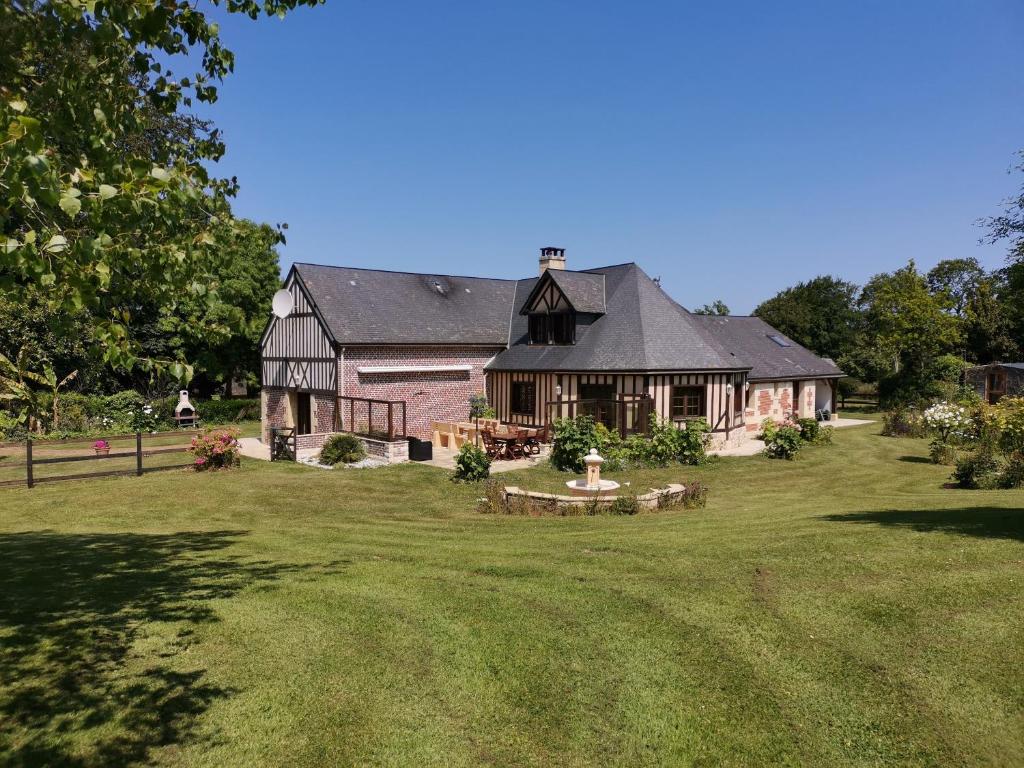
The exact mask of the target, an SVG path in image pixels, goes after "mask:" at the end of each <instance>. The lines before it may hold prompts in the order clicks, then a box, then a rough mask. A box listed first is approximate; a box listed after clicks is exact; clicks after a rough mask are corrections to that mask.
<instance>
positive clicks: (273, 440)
mask: <svg viewBox="0 0 1024 768" xmlns="http://www.w3.org/2000/svg"><path fill="white" fill-rule="evenodd" d="M276 454H277V427H271V428H270V460H271V461H274V460H275V457H276Z"/></svg>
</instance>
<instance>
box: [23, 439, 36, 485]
mask: <svg viewBox="0 0 1024 768" xmlns="http://www.w3.org/2000/svg"><path fill="white" fill-rule="evenodd" d="M25 480H26V482H28V487H29V488H31V487H32V486H33V485H34V484H35V483H34V481H33V480H32V438H31V437H26V438H25Z"/></svg>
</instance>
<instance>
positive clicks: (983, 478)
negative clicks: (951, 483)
mask: <svg viewBox="0 0 1024 768" xmlns="http://www.w3.org/2000/svg"><path fill="white" fill-rule="evenodd" d="M1001 469H1002V467H1001V466H1000V462H999V459H998V458H996V456H995V454H994V453H993V452H992V451H991V450H990V449H989V447H988V446H982V447H981V448H979V449H977V450H976V451H972V452H971V453H969V454H967V455H966V456H963V457H962V458H961V459H960V460H959V461H958V462H957V463H956V470H954V472H953V479H954V480H956V482H957V485H959V486H960V487H961V488H981V489H988V488H998V487H999V485H1000V480H1001V478H1000V474H1001V472H1000V470H1001Z"/></svg>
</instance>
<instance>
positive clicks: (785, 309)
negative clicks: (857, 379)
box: [754, 276, 860, 360]
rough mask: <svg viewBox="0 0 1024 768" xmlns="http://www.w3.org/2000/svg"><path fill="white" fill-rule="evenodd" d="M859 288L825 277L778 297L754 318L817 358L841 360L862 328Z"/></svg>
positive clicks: (769, 302)
mask: <svg viewBox="0 0 1024 768" xmlns="http://www.w3.org/2000/svg"><path fill="white" fill-rule="evenodd" d="M856 302H857V286H856V285H854V284H853V283H848V282H845V281H843V280H839V279H838V278H834V277H829V276H821V277H816V278H814V279H813V280H809V281H808V282H806V283H798V284H797V285H795V286H793V287H792V288H787V289H786V290H784V291H781V292H780V293H778V294H776V295H775V296H774V297H772V298H770V299H768V300H767V301H765V302H763V303H762V304H760V305H759V306H758V307H757V308H756V309H755V310H754V314H755V315H757V316H758V317H760V318H761V319H762V320H764V321H765V322H766V323H768V324H769V325H771V326H774V327H775V328H778V329H779V330H780V331H782V332H783V333H784V334H786V335H787V336H789V337H790V338H791V339H793V340H794V341H796V342H797V343H799V344H802V345H803V346H805V347H807V348H808V349H810V350H812V351H813V352H815V353H816V354H819V355H823V356H825V357H831V358H832V359H834V360H839V359H840V358H841V357H843V356H844V355H846V354H848V353H849V352H850V351H851V349H852V347H853V345H854V339H855V336H856V333H857V330H858V327H859V321H860V318H859V314H858V311H857V306H856Z"/></svg>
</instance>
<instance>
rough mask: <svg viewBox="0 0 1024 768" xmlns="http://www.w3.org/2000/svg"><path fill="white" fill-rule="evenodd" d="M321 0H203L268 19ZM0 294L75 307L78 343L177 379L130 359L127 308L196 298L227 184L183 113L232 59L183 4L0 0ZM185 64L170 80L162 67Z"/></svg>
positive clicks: (214, 135)
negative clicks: (81, 333) (84, 316)
mask: <svg viewBox="0 0 1024 768" xmlns="http://www.w3.org/2000/svg"><path fill="white" fill-rule="evenodd" d="M320 1H321V0H262V1H261V2H257V0H224V2H223V3H222V2H221V0H210V2H209V3H208V6H221V7H224V8H225V9H226V10H227V11H228V12H232V13H243V14H245V15H247V16H249V17H250V18H253V19H255V18H257V17H258V16H259V15H260V14H261V13H264V14H266V15H278V16H283V15H284V14H285V13H286V12H287V11H288V10H290V9H293V8H295V7H297V6H299V5H316V4H318V3H319V2H320ZM0 40H3V41H4V42H3V45H2V46H0V126H2V127H0V294H2V295H4V296H7V297H8V298H11V299H13V300H15V301H17V300H18V299H19V297H20V296H21V295H22V293H23V292H24V291H25V290H26V289H27V288H28V287H29V286H40V287H42V288H43V289H44V290H45V291H46V300H47V303H48V305H49V309H50V310H51V311H52V312H54V313H55V314H58V315H61V316H71V315H73V314H75V313H77V312H79V311H82V310H85V311H86V312H87V313H88V316H89V318H90V322H89V324H88V328H87V332H88V341H89V342H90V343H91V344H93V345H96V346H97V347H98V348H99V349H100V351H101V354H102V357H103V359H104V360H105V361H106V362H107V363H110V364H112V365H115V366H120V367H123V368H127V369H130V368H132V367H135V366H139V365H141V366H142V367H144V368H151V369H152V368H163V369H167V370H169V371H170V372H171V373H172V374H174V375H175V376H178V377H185V376H186V375H187V373H188V371H187V368H186V365H185V361H184V360H181V359H177V360H174V359H154V358H150V357H145V356H142V355H140V350H139V347H138V345H137V344H136V343H135V342H134V341H133V339H132V336H131V334H129V332H128V327H129V326H130V325H131V324H132V323H133V322H134V313H135V311H136V308H138V307H142V306H166V305H170V304H173V302H174V301H175V299H176V297H177V296H178V295H180V293H181V292H182V291H187V292H189V293H190V294H191V295H192V296H194V297H204V296H208V295H210V293H211V289H212V287H213V286H212V282H213V281H212V280H211V279H210V272H211V269H210V265H211V264H212V263H213V260H214V259H215V256H216V254H215V251H214V250H213V246H214V245H215V242H216V237H215V234H214V230H216V228H217V227H218V226H220V225H221V224H222V223H223V222H224V221H226V220H228V219H229V218H230V211H229V210H228V208H227V199H228V198H229V197H230V196H231V195H233V194H234V192H235V189H236V184H235V181H234V180H233V179H230V180H229V179H218V178H215V177H214V176H212V175H211V174H210V173H209V171H208V170H207V167H208V164H209V163H210V162H212V161H216V160H217V159H219V158H220V156H221V155H222V154H223V151H224V144H223V142H222V140H221V137H220V135H219V133H218V132H217V131H216V129H213V128H211V127H210V126H209V125H208V124H206V123H203V122H202V121H198V120H196V119H195V118H194V117H191V116H189V115H188V113H187V112H186V110H189V109H190V108H191V107H192V105H193V101H197V102H208V103H209V102H213V101H215V100H216V97H217V89H216V86H215V83H216V82H218V81H220V80H222V79H223V77H224V76H226V75H227V74H228V73H230V72H231V71H232V69H233V66H234V57H233V55H232V54H231V52H230V51H229V50H227V49H226V48H224V47H223V45H222V43H221V41H220V37H219V31H218V26H217V24H215V23H213V22H212V21H210V20H209V19H208V18H207V13H205V12H204V11H203V10H202V9H201V7H200V5H199V4H198V3H188V2H176V1H175V0H170V1H169V2H160V3H156V2H144V3H124V2H99V3H94V2H81V1H80V0H47V1H45V2H44V1H43V0H7V2H5V3H2V4H0ZM178 60H183V61H186V62H193V61H198V62H200V63H199V72H198V73H197V74H195V75H193V76H186V77H178V76H176V75H175V74H174V73H173V72H172V71H171V70H170V69H169V67H170V65H171V64H172V63H173V62H176V61H178Z"/></svg>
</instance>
